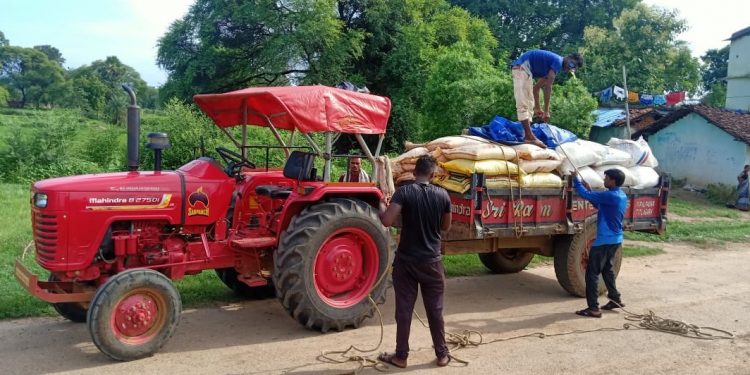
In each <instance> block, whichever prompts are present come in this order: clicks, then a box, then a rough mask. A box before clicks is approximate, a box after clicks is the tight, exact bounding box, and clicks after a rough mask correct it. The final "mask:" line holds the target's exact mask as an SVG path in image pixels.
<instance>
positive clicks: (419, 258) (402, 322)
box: [378, 156, 451, 368]
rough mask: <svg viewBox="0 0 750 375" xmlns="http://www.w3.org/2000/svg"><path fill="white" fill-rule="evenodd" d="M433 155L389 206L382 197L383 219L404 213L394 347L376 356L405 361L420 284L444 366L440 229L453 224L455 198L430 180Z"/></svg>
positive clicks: (424, 160)
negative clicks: (451, 200) (452, 215)
mask: <svg viewBox="0 0 750 375" xmlns="http://www.w3.org/2000/svg"><path fill="white" fill-rule="evenodd" d="M434 171H435V160H434V159H433V158H432V157H430V156H422V157H420V158H419V159H418V160H417V165H416V168H415V170H414V177H415V178H416V182H415V183H413V184H409V185H406V186H402V187H400V188H398V189H397V190H396V193H395V194H393V198H391V204H390V206H388V208H387V209H386V208H385V203H384V202H381V207H380V221H381V222H382V223H383V225H385V226H387V227H389V226H391V225H393V223H394V221H395V220H396V217H398V215H399V214H401V223H402V226H401V238H400V240H399V243H398V249H397V250H396V259H395V260H394V262H393V290H394V292H395V294H396V352H395V353H382V354H381V355H380V356H379V357H378V359H379V360H381V361H383V362H386V363H390V364H392V365H394V366H397V367H401V368H404V367H406V359H407V357H408V356H409V333H410V328H411V319H412V314H413V312H414V303H416V301H417V289H418V288H419V287H421V290H422V300H423V301H424V305H425V311H426V312H427V321H428V322H429V324H430V334H431V335H432V344H433V346H434V348H435V356H437V365H438V366H441V367H442V366H446V365H447V364H448V362H450V355H449V354H450V353H449V352H448V346H447V345H446V344H445V323H444V321H443V293H444V291H445V269H444V268H443V260H442V256H441V255H440V231H441V230H443V231H446V230H448V229H450V226H451V202H450V198H449V197H448V192H446V191H445V189H443V188H441V187H438V186H435V185H431V184H430V177H432V174H433V172H434Z"/></svg>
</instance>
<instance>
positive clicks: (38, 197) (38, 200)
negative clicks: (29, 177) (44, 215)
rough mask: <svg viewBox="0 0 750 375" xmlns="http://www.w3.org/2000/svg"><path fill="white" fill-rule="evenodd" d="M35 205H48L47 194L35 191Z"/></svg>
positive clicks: (40, 206)
mask: <svg viewBox="0 0 750 375" xmlns="http://www.w3.org/2000/svg"><path fill="white" fill-rule="evenodd" d="M34 207H37V208H45V207H47V194H44V193H34Z"/></svg>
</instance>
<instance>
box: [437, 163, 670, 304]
mask: <svg viewBox="0 0 750 375" xmlns="http://www.w3.org/2000/svg"><path fill="white" fill-rule="evenodd" d="M484 182H485V178H484V176H483V175H482V174H474V175H472V183H471V188H470V189H469V190H468V191H467V192H466V193H464V194H460V193H455V192H450V199H451V211H452V219H453V225H452V226H451V229H450V230H449V231H448V232H447V233H444V234H443V240H442V246H443V249H442V250H443V253H444V254H445V255H453V254H470V253H476V254H478V255H479V259H480V260H481V261H482V264H484V266H485V267H487V269H489V270H490V271H491V272H493V273H498V274H507V273H516V272H520V271H522V270H523V269H524V268H526V266H527V265H528V264H529V263H530V262H531V260H532V258H533V257H534V255H535V254H538V255H542V256H546V257H552V258H554V265H555V275H556V276H557V281H558V282H559V283H560V285H561V286H562V287H563V289H565V290H566V291H567V292H568V293H570V294H572V295H574V296H579V297H585V295H586V281H585V275H586V266H587V264H588V253H589V250H590V249H591V244H592V243H593V242H594V239H596V218H597V214H596V211H597V210H596V209H595V208H594V207H593V206H592V205H591V203H589V202H588V201H586V200H584V199H583V198H581V197H580V196H579V195H578V194H577V193H576V191H575V189H574V188H573V184H572V179H570V178H569V177H566V178H564V179H563V187H562V188H531V189H529V188H516V187H514V188H505V189H488V188H485V186H484V185H485V184H484ZM669 186H670V179H669V176H668V175H667V174H662V175H661V176H660V181H659V184H658V186H656V187H652V188H647V189H633V188H627V187H624V188H622V189H623V191H624V192H625V194H626V195H627V197H628V206H627V209H626V212H625V219H624V222H623V229H624V230H625V231H636V232H645V233H653V234H664V232H665V231H666V226H667V217H666V215H667V206H668V202H669V200H668V196H669ZM621 263H622V249H620V250H618V251H617V254H616V255H615V264H614V271H615V276H616V275H617V274H618V273H619V271H620V265H621ZM600 291H601V292H603V291H604V285H603V283H600Z"/></svg>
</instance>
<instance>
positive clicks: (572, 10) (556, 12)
mask: <svg viewBox="0 0 750 375" xmlns="http://www.w3.org/2000/svg"><path fill="white" fill-rule="evenodd" d="M639 1H640V0H568V1H546V0H528V1H518V0H493V1H486V0H451V3H452V4H454V5H458V6H461V7H463V8H465V9H467V10H468V11H469V12H471V13H472V14H475V15H477V16H479V17H482V18H483V19H485V20H486V21H487V23H488V24H489V26H490V29H491V30H492V33H493V34H494V35H495V37H496V38H497V40H498V41H499V42H500V48H501V49H502V50H503V51H506V52H508V54H509V55H510V56H511V57H514V58H515V57H516V56H518V55H520V54H521V53H523V52H524V51H525V50H527V49H530V48H544V49H552V50H556V51H561V52H567V51H575V50H576V49H577V48H578V47H579V46H580V45H582V44H583V43H582V42H583V34H584V30H585V28H586V27H587V26H598V27H603V28H611V27H612V19H613V18H615V17H617V16H618V15H619V14H620V13H621V12H622V11H623V10H625V9H629V8H632V7H633V6H635V5H636V4H637V3H638V2H639Z"/></svg>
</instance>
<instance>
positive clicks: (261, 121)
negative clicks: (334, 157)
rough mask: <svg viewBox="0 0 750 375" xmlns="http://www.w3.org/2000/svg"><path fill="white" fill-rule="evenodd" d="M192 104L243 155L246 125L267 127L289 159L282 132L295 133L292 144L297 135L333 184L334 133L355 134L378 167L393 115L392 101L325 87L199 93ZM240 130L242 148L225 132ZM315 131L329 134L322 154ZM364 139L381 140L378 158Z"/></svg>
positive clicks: (291, 138)
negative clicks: (318, 158)
mask: <svg viewBox="0 0 750 375" xmlns="http://www.w3.org/2000/svg"><path fill="white" fill-rule="evenodd" d="M193 100H194V101H195V103H196V104H197V105H198V107H200V108H201V110H203V112H205V113H206V115H208V117H210V118H211V119H212V120H213V121H214V123H215V124H216V125H217V126H219V128H220V129H221V130H222V131H224V133H225V134H227V135H228V136H229V138H230V139H231V140H232V142H234V143H235V145H237V146H238V147H239V148H240V149H241V152H242V155H243V156H245V152H246V150H245V148H246V147H245V146H246V144H247V128H246V126H247V125H255V126H265V127H268V128H269V129H270V130H271V131H272V132H273V134H274V136H275V137H276V139H277V140H278V141H279V143H280V144H281V146H283V147H285V148H284V151H285V152H286V154H287V156H288V155H289V149H288V148H286V147H287V146H286V143H285V142H284V140H283V139H282V138H281V135H280V134H279V132H278V129H285V130H289V131H291V132H292V135H291V137H290V142H291V141H292V140H293V137H294V134H295V132H296V131H299V132H300V133H301V134H302V135H303V137H305V138H306V139H307V141H308V143H310V145H311V146H312V148H313V150H315V152H316V153H317V154H318V155H319V156H321V157H323V158H324V159H325V167H324V170H323V176H324V180H325V181H329V180H330V162H331V160H330V158H331V149H332V143H333V138H332V137H333V134H334V133H348V134H354V135H355V137H356V138H357V141H358V143H359V144H360V147H361V148H362V150H363V151H364V153H365V155H366V156H367V158H368V159H370V161H371V162H372V163H373V166H374V165H375V158H377V157H378V156H379V154H380V148H381V145H382V142H383V138H384V134H385V129H386V126H387V125H388V118H389V116H390V111H391V101H390V99H388V98H386V97H382V96H377V95H371V94H365V93H358V92H354V91H348V90H342V89H337V88H333V87H327V86H285V87H251V88H246V89H242V90H237V91H231V92H227V93H223V94H199V95H195V96H194V97H193ZM238 125H240V126H243V129H242V143H241V144H240V143H238V142H237V141H236V140H235V139H234V138H233V137H232V136H231V134H229V132H227V131H226V128H228V127H233V126H238ZM313 132H323V133H325V137H326V144H325V151H321V149H320V148H319V147H318V146H317V144H316V143H315V142H314V141H313V139H312V138H311V137H310V135H309V134H308V133H313ZM362 134H377V135H379V137H378V138H379V142H378V146H377V149H376V151H375V155H374V156H373V154H372V153H371V152H370V150H369V148H368V147H367V144H366V143H365V142H364V139H363V138H362Z"/></svg>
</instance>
